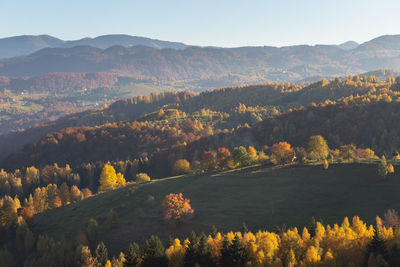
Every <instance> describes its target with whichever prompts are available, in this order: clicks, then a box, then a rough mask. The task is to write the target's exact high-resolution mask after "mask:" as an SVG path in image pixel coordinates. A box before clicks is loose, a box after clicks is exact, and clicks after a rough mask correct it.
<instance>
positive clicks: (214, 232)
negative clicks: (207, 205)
mask: <svg viewBox="0 0 400 267" xmlns="http://www.w3.org/2000/svg"><path fill="white" fill-rule="evenodd" d="M217 233H218V230H217V227H215V225H213V226H211V232H210V235H211V237H212V238H214V237H215V236H216V235H217Z"/></svg>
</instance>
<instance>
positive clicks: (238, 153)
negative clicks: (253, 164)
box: [232, 146, 250, 167]
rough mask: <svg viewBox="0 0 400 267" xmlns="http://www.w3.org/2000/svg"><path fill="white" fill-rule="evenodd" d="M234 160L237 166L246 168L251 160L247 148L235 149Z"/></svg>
mask: <svg viewBox="0 0 400 267" xmlns="http://www.w3.org/2000/svg"><path fill="white" fill-rule="evenodd" d="M232 158H233V161H234V162H235V164H237V165H239V166H240V167H242V166H246V165H248V164H249V162H250V159H249V155H248V153H247V150H246V148H245V147H243V146H240V147H235V149H233V152H232Z"/></svg>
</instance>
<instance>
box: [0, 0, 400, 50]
mask: <svg viewBox="0 0 400 267" xmlns="http://www.w3.org/2000/svg"><path fill="white" fill-rule="evenodd" d="M399 11H400V1H399V0H335V1H333V0H264V1H262V0H229V1H228V0H198V1H197V0H157V1H156V0H142V1H136V0H108V1H107V0H0V37H8V36H14V35H22V34H50V35H53V36H55V37H58V38H62V39H67V40H71V39H79V38H82V37H86V36H89V37H95V36H98V35H103V34H111V33H123V34H130V35H137V36H145V37H150V38H157V39H162V40H169V41H181V42H184V43H187V44H192V45H215V46H226V47H232V46H246V45H273V46H284V45H293V44H334V43H341V42H345V41H348V40H354V41H357V42H364V41H367V40H370V39H372V38H374V37H377V36H380V35H384V34H400V17H399Z"/></svg>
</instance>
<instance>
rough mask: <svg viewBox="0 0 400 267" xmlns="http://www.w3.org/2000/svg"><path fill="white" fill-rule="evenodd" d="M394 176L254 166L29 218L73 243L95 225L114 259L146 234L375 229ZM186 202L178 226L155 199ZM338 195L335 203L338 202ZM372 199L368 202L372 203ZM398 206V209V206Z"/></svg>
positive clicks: (366, 168) (129, 189) (365, 168)
mask: <svg viewBox="0 0 400 267" xmlns="http://www.w3.org/2000/svg"><path fill="white" fill-rule="evenodd" d="M399 186H400V180H399V179H398V174H396V175H394V176H391V177H388V178H385V179H383V178H382V177H380V176H378V174H377V167H376V165H362V164H361V165H360V164H345V165H332V166H331V167H330V168H329V169H328V170H323V168H322V167H321V166H302V167H300V166H292V167H283V168H279V167H274V168H270V167H257V168H248V169H245V170H238V171H234V172H226V173H214V174H207V175H202V176H197V175H187V176H181V177H176V178H170V179H163V180H160V181H153V182H150V183H148V184H142V185H140V186H139V187H135V185H128V186H126V187H124V188H122V189H118V190H114V191H110V192H106V193H103V194H100V195H96V196H94V197H91V198H89V199H85V200H82V201H80V202H78V203H74V204H71V205H68V206H64V207H61V208H58V209H54V210H50V211H46V212H44V213H42V214H38V215H37V216H35V226H34V228H33V229H34V231H35V232H37V233H43V234H44V233H46V234H48V235H50V236H56V237H61V236H65V237H67V238H69V239H73V238H74V237H75V235H76V234H77V233H78V231H79V230H80V229H85V228H86V226H87V223H88V221H89V219H91V218H94V219H96V220H97V221H98V223H99V224H100V226H101V230H100V236H99V239H100V240H103V241H104V242H105V244H106V245H107V247H108V248H109V249H110V251H111V252H112V253H117V252H119V251H123V250H125V249H126V247H127V246H128V245H129V243H130V242H134V241H136V242H139V243H140V244H143V243H144V241H145V240H146V239H148V238H149V237H150V235H151V234H157V235H158V236H160V237H161V239H162V240H164V241H166V240H167V238H168V236H169V235H171V236H173V237H180V238H182V237H187V236H189V234H190V232H191V231H192V230H194V231H196V232H197V233H200V232H202V231H204V232H206V233H208V232H210V230H211V226H212V225H215V226H216V227H217V228H218V229H219V230H221V231H230V230H237V231H238V230H239V229H240V227H241V225H242V223H243V222H246V224H247V225H248V227H249V229H250V230H255V231H257V230H259V229H266V230H276V228H275V227H276V226H278V227H282V226H283V227H284V226H287V227H294V226H297V227H298V228H300V229H301V227H303V226H306V225H308V223H309V222H310V220H311V217H313V216H314V217H315V218H316V219H318V220H322V221H323V222H324V223H326V224H331V225H332V224H334V223H341V222H342V220H343V218H344V217H345V216H348V217H352V216H354V215H358V216H360V217H362V218H363V219H365V220H366V222H368V223H371V224H373V223H374V222H375V216H376V215H377V214H382V213H384V212H385V211H386V210H387V209H389V208H394V209H397V210H398V209H400V206H399V204H398V203H400V196H399V194H397V191H398V187H399ZM179 192H182V193H183V195H184V196H185V197H187V198H189V199H191V205H192V207H193V208H194V209H195V216H194V218H193V219H191V220H189V221H187V222H186V223H185V224H182V225H179V226H178V227H170V226H169V225H168V224H167V223H166V222H164V221H163V219H162V216H163V214H162V213H163V210H162V208H161V204H160V203H161V200H162V199H163V197H164V196H165V195H166V194H169V193H179ZM339 195H340V197H338V196H339ZM372 196H373V197H372ZM396 203H397V204H396ZM110 209H114V210H115V211H116V212H117V214H118V216H119V219H120V228H119V229H115V230H107V228H106V226H105V220H106V217H107V214H108V212H109V211H110Z"/></svg>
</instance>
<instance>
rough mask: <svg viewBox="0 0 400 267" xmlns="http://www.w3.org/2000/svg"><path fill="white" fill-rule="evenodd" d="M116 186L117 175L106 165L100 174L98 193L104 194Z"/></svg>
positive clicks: (111, 167) (112, 168)
mask: <svg viewBox="0 0 400 267" xmlns="http://www.w3.org/2000/svg"><path fill="white" fill-rule="evenodd" d="M116 185H117V174H116V173H115V169H114V167H113V166H111V165H110V164H106V165H104V167H103V170H102V171H101V174H100V187H99V191H100V192H104V191H107V190H111V189H114V188H115V187H116Z"/></svg>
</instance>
